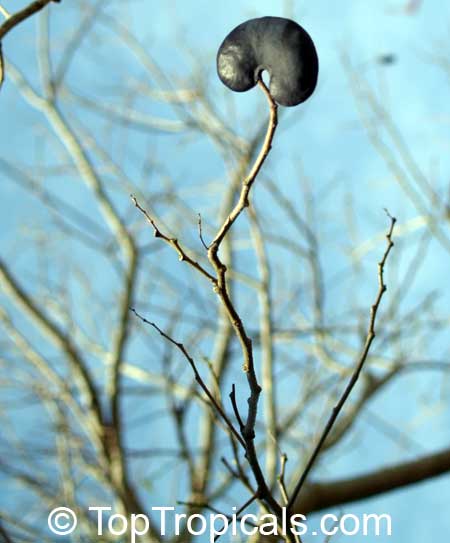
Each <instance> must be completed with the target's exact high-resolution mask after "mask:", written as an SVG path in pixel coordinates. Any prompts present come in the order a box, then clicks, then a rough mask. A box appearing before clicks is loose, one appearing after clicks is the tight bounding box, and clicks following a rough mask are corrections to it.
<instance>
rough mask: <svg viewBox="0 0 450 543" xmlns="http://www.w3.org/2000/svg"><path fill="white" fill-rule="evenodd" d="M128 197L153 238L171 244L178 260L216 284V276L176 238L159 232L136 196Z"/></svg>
mask: <svg viewBox="0 0 450 543" xmlns="http://www.w3.org/2000/svg"><path fill="white" fill-rule="evenodd" d="M130 198H131V199H132V200H133V203H134V205H135V206H136V207H137V208H138V209H139V211H140V212H141V213H142V214H143V215H144V216H145V218H146V219H147V221H148V222H149V223H150V224H151V225H152V227H153V231H154V236H155V238H161V239H162V240H164V241H165V242H166V243H168V244H169V245H171V246H172V247H173V248H174V249H175V251H176V252H177V253H178V258H179V260H180V262H187V263H188V264H190V265H191V266H192V267H193V268H195V269H196V270H198V271H199V272H200V273H201V274H202V275H204V276H205V277H207V278H208V279H209V280H210V281H211V282H212V283H213V284H214V285H215V284H216V278H215V277H214V276H213V275H211V274H210V273H209V272H208V271H207V270H205V268H204V267H203V266H202V265H201V264H199V263H198V262H197V261H196V260H193V259H192V258H191V257H190V256H189V255H188V254H187V253H186V251H185V250H184V249H183V248H182V247H181V245H180V242H179V241H178V239H177V238H171V237H170V236H167V235H166V234H164V233H163V232H161V230H160V229H159V227H158V225H157V224H156V222H155V221H154V220H153V218H152V217H151V216H150V214H149V213H148V212H147V211H146V210H145V209H144V208H143V207H142V206H141V205H140V204H139V202H138V201H137V199H136V197H135V196H133V195H132V194H131V195H130Z"/></svg>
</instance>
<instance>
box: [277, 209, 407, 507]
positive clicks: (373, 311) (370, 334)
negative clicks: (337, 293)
mask: <svg viewBox="0 0 450 543" xmlns="http://www.w3.org/2000/svg"><path fill="white" fill-rule="evenodd" d="M385 211H386V213H387V215H388V217H389V219H390V221H391V224H390V227H389V230H388V233H387V234H386V240H387V246H386V250H385V252H384V254H383V258H382V259H381V260H380V262H378V293H377V296H376V299H375V302H374V303H373V305H372V307H371V308H370V320H369V326H368V330H367V336H366V340H365V343H364V347H363V350H362V353H361V355H360V357H359V360H358V363H357V365H356V367H355V371H354V372H353V374H352V376H351V378H350V381H349V383H348V384H347V387H346V388H345V390H344V393H343V394H342V396H341V398H340V400H339V401H338V403H337V404H336V405H335V407H334V408H333V411H332V412H331V415H330V418H329V419H328V422H327V424H326V426H325V429H324V431H323V432H322V435H321V437H320V439H319V442H318V443H317V445H316V447H315V449H314V451H313V453H312V455H311V457H310V459H309V461H308V463H307V464H306V467H305V469H304V471H303V473H302V475H301V477H300V479H299V481H298V483H297V484H296V486H295V489H294V491H293V493H292V496H291V497H290V499H289V503H288V505H287V507H288V509H291V508H292V506H293V505H294V503H295V500H296V499H297V496H298V495H299V493H300V491H301V489H302V487H303V484H304V482H305V481H306V478H307V477H308V475H309V472H310V471H311V468H312V467H313V465H314V462H315V461H316V459H317V456H318V455H319V453H320V450H321V449H322V446H323V444H324V443H325V440H326V439H327V437H328V434H329V433H330V431H331V429H332V427H333V425H334V423H335V421H336V419H337V417H338V416H339V413H340V412H341V410H342V408H343V406H344V404H345V402H346V401H347V398H348V397H349V395H350V393H351V391H352V390H353V387H354V386H355V384H356V382H357V381H358V378H359V375H360V373H361V370H362V368H363V366H364V363H365V361H366V359H367V356H368V354H369V351H370V347H371V345H372V342H373V340H374V339H375V322H376V317H377V313H378V309H379V307H380V303H381V300H382V298H383V295H384V293H385V292H386V289H387V287H386V285H385V283H384V267H385V264H386V261H387V258H388V256H389V253H390V252H391V249H392V247H393V246H394V242H393V241H392V233H393V231H394V226H395V223H396V220H397V219H396V218H395V217H392V216H391V215H390V214H389V212H388V211H387V210H385Z"/></svg>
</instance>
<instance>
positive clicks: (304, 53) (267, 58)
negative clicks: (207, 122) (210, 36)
mask: <svg viewBox="0 0 450 543" xmlns="http://www.w3.org/2000/svg"><path fill="white" fill-rule="evenodd" d="M263 70H267V72H268V73H269V75H270V87H269V90H270V94H271V95H272V97H273V99H274V100H275V101H276V102H277V103H278V104H280V105H282V106H296V105H297V104H300V103H301V102H304V101H305V100H306V99H307V98H309V97H310V96H311V94H312V93H313V91H314V89H315V88H316V84H317V76H318V73H319V61H318V58H317V53H316V48H315V47H314V43H313V41H312V39H311V38H310V36H309V34H308V33H307V32H306V30H304V29H303V28H302V27H301V26H300V25H298V24H297V23H296V22H294V21H291V20H290V19H284V18H282V17H261V18H259V19H250V20H249V21H246V22H245V23H242V24H240V25H239V26H237V27H236V28H235V29H234V30H232V31H231V32H230V33H229V34H228V36H227V37H226V38H225V40H224V41H223V43H222V45H221V46H220V48H219V51H218V53H217V73H218V74H219V77H220V79H221V80H222V82H223V83H224V84H225V85H226V86H227V87H229V88H230V89H231V90H234V91H237V92H243V91H247V90H249V89H251V88H252V87H254V86H255V85H256V83H257V80H258V78H259V77H260V75H261V72H262V71H263Z"/></svg>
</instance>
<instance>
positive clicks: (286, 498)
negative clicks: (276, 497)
mask: <svg viewBox="0 0 450 543" xmlns="http://www.w3.org/2000/svg"><path fill="white" fill-rule="evenodd" d="M287 460H288V457H287V454H286V453H283V454H282V455H281V458H280V474H279V475H278V486H279V487H280V492H281V496H282V498H283V501H284V504H285V505H287V504H288V503H289V496H288V493H287V490H286V483H285V481H284V476H285V473H286V463H287Z"/></svg>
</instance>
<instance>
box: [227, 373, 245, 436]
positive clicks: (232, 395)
mask: <svg viewBox="0 0 450 543" xmlns="http://www.w3.org/2000/svg"><path fill="white" fill-rule="evenodd" d="M230 400H231V405H232V406H233V411H234V414H235V416H236V420H237V421H238V424H239V428H240V430H241V432H242V431H243V430H244V423H243V422H242V418H241V414H240V413H239V409H238V406H237V403H236V387H235V385H234V383H233V384H232V385H231V392H230Z"/></svg>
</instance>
